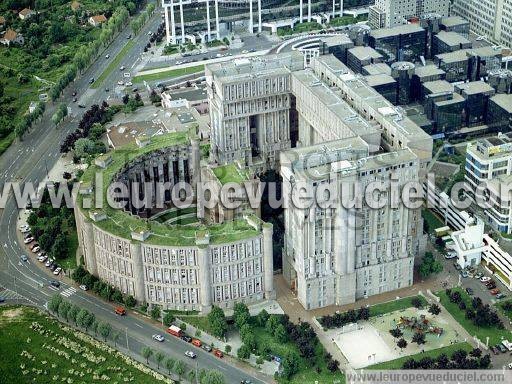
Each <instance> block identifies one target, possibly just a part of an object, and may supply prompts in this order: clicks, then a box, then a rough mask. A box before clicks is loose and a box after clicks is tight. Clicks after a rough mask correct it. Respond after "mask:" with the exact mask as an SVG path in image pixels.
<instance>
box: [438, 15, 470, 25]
mask: <svg viewBox="0 0 512 384" xmlns="http://www.w3.org/2000/svg"><path fill="white" fill-rule="evenodd" d="M441 25H444V26H446V27H456V26H458V25H469V21H467V20H466V19H464V18H463V17H460V16H450V17H443V18H442V19H441Z"/></svg>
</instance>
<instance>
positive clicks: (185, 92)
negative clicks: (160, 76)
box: [166, 85, 208, 101]
mask: <svg viewBox="0 0 512 384" xmlns="http://www.w3.org/2000/svg"><path fill="white" fill-rule="evenodd" d="M166 93H168V94H170V95H171V98H172V99H173V100H177V99H185V100H188V101H202V100H208V95H207V92H206V85H200V86H198V87H195V88H192V87H189V88H184V89H176V90H172V91H167V92H166Z"/></svg>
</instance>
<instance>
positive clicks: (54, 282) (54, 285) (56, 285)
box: [50, 280, 60, 288]
mask: <svg viewBox="0 0 512 384" xmlns="http://www.w3.org/2000/svg"><path fill="white" fill-rule="evenodd" d="M50 285H51V286H52V287H55V288H59V287H60V282H58V281H57V280H50Z"/></svg>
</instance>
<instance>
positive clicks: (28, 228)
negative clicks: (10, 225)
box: [20, 227, 30, 233]
mask: <svg viewBox="0 0 512 384" xmlns="http://www.w3.org/2000/svg"><path fill="white" fill-rule="evenodd" d="M20 232H21V233H29V232H30V227H26V228H23V229H20Z"/></svg>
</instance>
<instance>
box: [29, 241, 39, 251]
mask: <svg viewBox="0 0 512 384" xmlns="http://www.w3.org/2000/svg"><path fill="white" fill-rule="evenodd" d="M35 247H39V244H38V243H34V244H31V245H30V249H31V250H33V249H34V248H35Z"/></svg>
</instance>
